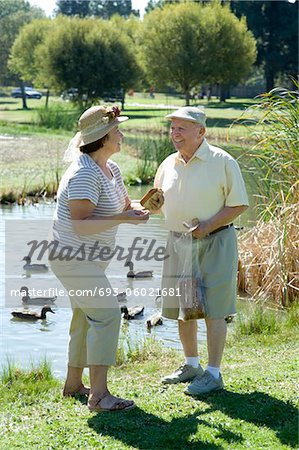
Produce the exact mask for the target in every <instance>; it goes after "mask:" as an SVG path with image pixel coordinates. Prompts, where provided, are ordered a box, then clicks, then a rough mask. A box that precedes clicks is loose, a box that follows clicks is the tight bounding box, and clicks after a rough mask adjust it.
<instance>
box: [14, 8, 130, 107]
mask: <svg viewBox="0 0 299 450" xmlns="http://www.w3.org/2000/svg"><path fill="white" fill-rule="evenodd" d="M52 23H53V24H52V25H51V27H50V29H49V30H48V31H47V32H46V33H45V36H44V39H43V41H42V43H41V44H40V45H38V46H37V47H36V51H35V55H36V66H35V69H34V70H36V73H37V74H38V77H39V79H40V80H44V82H45V81H47V83H48V84H49V85H50V86H51V87H54V88H56V89H57V90H60V91H63V90H67V89H70V88H76V89H77V90H78V98H77V100H78V102H79V103H80V104H81V105H82V104H83V103H84V102H85V103H91V102H92V101H94V100H95V99H97V98H99V97H101V96H102V95H103V93H104V92H105V91H107V90H108V91H109V90H113V89H123V90H125V89H127V87H131V86H132V84H133V83H134V80H136V78H137V76H138V65H137V62H136V58H135V55H134V52H133V49H132V46H131V45H130V42H129V38H128V37H126V36H125V35H124V34H123V33H121V32H118V34H116V33H115V29H114V27H112V25H111V24H110V23H109V22H107V21H103V20H100V19H97V20H95V19H79V18H66V17H62V16H61V17H58V18H57V19H55V20H54V21H52ZM20 41H21V39H20ZM20 57H21V58H22V55H21V52H20ZM25 66H26V64H21V63H20V64H19V68H20V70H22V67H25Z"/></svg>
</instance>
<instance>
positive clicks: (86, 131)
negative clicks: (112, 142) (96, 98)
mask: <svg viewBox="0 0 299 450" xmlns="http://www.w3.org/2000/svg"><path fill="white" fill-rule="evenodd" d="M128 118H129V117H127V116H120V110H119V108H118V107H117V106H92V107H91V108H89V109H87V110H86V111H85V112H84V113H83V114H82V116H81V117H80V119H79V132H78V133H77V134H76V136H75V137H74V144H75V146H76V147H80V146H81V145H86V144H90V143H91V142H94V141H97V140H98V139H101V138H102V137H104V136H105V135H106V134H108V133H109V131H111V130H112V129H113V128H114V127H116V126H117V125H118V124H119V123H121V122H124V121H125V120H128Z"/></svg>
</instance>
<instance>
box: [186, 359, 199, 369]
mask: <svg viewBox="0 0 299 450" xmlns="http://www.w3.org/2000/svg"><path fill="white" fill-rule="evenodd" d="M185 362H186V364H188V366H192V367H195V369H197V367H198V366H199V357H198V356H185Z"/></svg>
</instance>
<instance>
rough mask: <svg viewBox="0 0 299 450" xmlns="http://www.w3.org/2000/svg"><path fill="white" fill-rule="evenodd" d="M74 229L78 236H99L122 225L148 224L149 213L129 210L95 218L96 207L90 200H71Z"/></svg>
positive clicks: (70, 206)
mask: <svg viewBox="0 0 299 450" xmlns="http://www.w3.org/2000/svg"><path fill="white" fill-rule="evenodd" d="M69 208H70V214H71V219H72V225H73V229H74V231H75V233H76V234H78V235H82V236H83V235H90V234H98V233H102V232H103V231H106V230H109V229H110V228H112V227H115V226H117V225H120V224H121V223H135V224H138V223H140V222H146V221H147V220H148V217H149V213H148V212H147V211H146V212H145V211H136V210H133V209H128V210H125V211H123V212H122V213H120V214H115V215H113V216H94V215H93V212H94V210H95V208H96V206H95V205H94V204H93V203H92V202H91V201H89V200H69Z"/></svg>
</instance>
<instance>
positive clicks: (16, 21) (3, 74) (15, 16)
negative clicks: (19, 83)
mask: <svg viewBox="0 0 299 450" xmlns="http://www.w3.org/2000/svg"><path fill="white" fill-rule="evenodd" d="M42 17H45V14H44V12H43V10H42V9H40V8H37V7H34V6H31V5H30V4H29V3H28V2H27V1H24V0H0V29H1V33H0V82H1V83H3V84H7V83H11V82H12V81H16V78H15V77H13V76H12V74H11V73H10V72H9V69H8V66H7V62H8V58H9V53H10V50H11V47H12V45H13V43H14V40H15V38H16V36H17V35H18V33H19V30H20V29H21V28H22V26H23V25H25V24H26V23H29V22H31V21H32V20H33V19H37V18H42Z"/></svg>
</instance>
